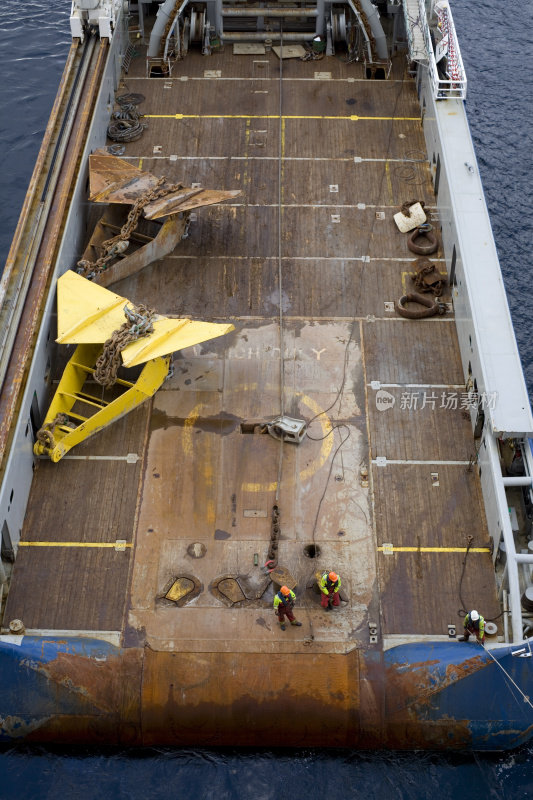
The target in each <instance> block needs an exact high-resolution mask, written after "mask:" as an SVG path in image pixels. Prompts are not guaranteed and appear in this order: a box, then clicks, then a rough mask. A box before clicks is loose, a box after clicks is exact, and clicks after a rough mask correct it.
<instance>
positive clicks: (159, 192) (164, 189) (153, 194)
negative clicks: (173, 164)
mask: <svg viewBox="0 0 533 800" xmlns="http://www.w3.org/2000/svg"><path fill="white" fill-rule="evenodd" d="M165 181H166V178H165V177H162V178H159V179H158V181H157V183H156V185H155V186H154V187H153V188H152V189H149V190H148V191H147V192H145V193H144V194H143V195H142V196H141V197H139V199H138V200H136V201H135V203H134V204H133V206H132V207H131V209H130V211H129V214H128V217H127V219H126V222H125V223H124V225H123V226H122V228H121V229H120V232H119V233H117V235H116V236H113V237H112V238H111V239H106V241H105V242H103V243H102V250H103V255H102V256H101V257H100V258H98V259H97V260H96V261H87V260H86V259H83V258H82V259H81V261H78V264H77V269H76V272H77V273H78V275H83V277H84V278H88V279H89V280H92V278H94V277H95V276H96V275H98V274H99V273H100V272H104V270H106V269H107V268H108V266H109V262H110V261H112V260H113V259H114V258H116V256H117V255H120V254H121V253H124V252H125V251H126V250H127V249H128V247H129V243H130V242H129V239H130V236H131V234H132V233H133V231H134V230H135V229H136V228H137V225H138V223H139V218H140V216H141V214H142V212H143V210H144V208H145V207H146V206H147V205H148V204H149V203H151V202H153V201H154V200H160V199H161V198H162V197H166V196H167V195H169V194H172V192H177V191H179V189H183V184H181V183H173V184H170V185H168V186H164V183H165Z"/></svg>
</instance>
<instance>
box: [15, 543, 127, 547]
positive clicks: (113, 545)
mask: <svg viewBox="0 0 533 800" xmlns="http://www.w3.org/2000/svg"><path fill="white" fill-rule="evenodd" d="M116 546H117V543H116V542H19V547H113V548H115V547H116ZM132 546H133V545H132V543H131V542H126V544H123V545H121V547H132Z"/></svg>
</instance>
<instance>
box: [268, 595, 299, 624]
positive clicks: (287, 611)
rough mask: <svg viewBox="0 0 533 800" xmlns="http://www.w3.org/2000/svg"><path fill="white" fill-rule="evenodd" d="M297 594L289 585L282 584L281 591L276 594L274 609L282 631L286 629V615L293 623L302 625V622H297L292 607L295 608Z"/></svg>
mask: <svg viewBox="0 0 533 800" xmlns="http://www.w3.org/2000/svg"><path fill="white" fill-rule="evenodd" d="M295 600H296V595H295V594H294V592H293V591H291V589H289V587H288V586H282V587H281V589H280V590H279V592H276V594H275V595H274V611H275V612H276V614H277V616H278V619H279V625H280V628H281V630H282V631H284V630H285V617H287V619H288V620H289V622H290V623H291V625H297V626H298V627H300V625H301V624H302V623H301V622H296V620H295V619H294V614H293V613H292V609H293V608H294V601H295Z"/></svg>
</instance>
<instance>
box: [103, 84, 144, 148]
mask: <svg viewBox="0 0 533 800" xmlns="http://www.w3.org/2000/svg"><path fill="white" fill-rule="evenodd" d="M143 100H144V95H142V94H136V93H135V92H131V93H130V94H122V95H120V96H119V97H117V98H116V101H117V103H118V104H119V106H120V111H114V112H113V114H112V115H111V116H112V119H113V120H114V122H110V123H109V125H108V127H107V135H108V136H109V138H110V139H113V141H114V142H135V141H137V139H140V138H141V136H142V134H143V131H144V125H143V123H142V122H141V116H142V115H141V114H139V112H138V110H137V106H138V104H139V103H142V101H143Z"/></svg>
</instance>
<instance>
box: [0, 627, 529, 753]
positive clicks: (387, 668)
mask: <svg viewBox="0 0 533 800" xmlns="http://www.w3.org/2000/svg"><path fill="white" fill-rule="evenodd" d="M520 649H522V648H521V647H519V646H516V645H514V646H513V647H509V646H505V647H501V648H498V649H496V650H493V651H491V652H492V654H493V656H494V658H492V657H491V656H490V655H489V654H488V653H487V652H486V651H485V650H483V649H482V648H481V647H480V646H479V645H478V644H476V643H475V642H474V643H468V644H466V643H465V644H459V643H456V642H450V643H447V642H444V643H441V642H438V643H427V642H424V643H416V644H408V645H400V646H398V647H394V648H391V649H390V650H387V651H386V652H385V653H381V652H380V651H379V650H369V651H359V652H356V653H355V655H354V654H353V653H352V654H348V655H346V656H340V655H339V656H335V657H334V659H335V660H334V661H333V662H331V657H330V656H328V659H329V661H328V663H333V672H334V674H340V672H341V670H344V669H345V668H346V667H347V668H348V669H347V673H346V674H347V679H348V682H349V683H350V695H349V696H347V695H346V696H344V698H343V699H342V702H343V703H344V705H343V707H342V708H343V709H344V710H339V708H340V707H339V706H338V702H339V698H338V696H337V695H338V694H340V693H341V692H339V691H337V692H336V693H333V692H332V693H331V699H330V700H327V699H326V700H324V698H323V697H322V698H321V699H320V700H319V701H318V702H317V698H316V697H313V691H312V690H310V688H309V686H310V684H309V681H308V679H307V673H306V672H305V670H306V669H307V668H309V670H310V671H309V673H308V674H309V676H310V677H311V681H312V680H315V681H319V680H320V679H321V678H322V677H323V676H324V667H323V663H325V662H320V658H318V660H317V657H316V656H305V657H302V659H303V658H306V659H307V664H306V662H305V661H304V660H300V661H299V662H298V661H296V660H295V670H296V672H297V673H298V670H299V674H300V676H301V680H300V681H299V683H300V684H302V683H303V684H305V685H303V686H302V685H300V688H299V692H298V691H295V690H293V688H291V687H290V686H289V685H288V684H287V681H286V680H285V682H283V680H282V681H280V682H279V684H276V679H275V675H276V674H278V672H279V670H277V669H275V668H274V669H272V667H271V664H272V662H273V661H275V659H274V660H273V659H270V660H269V658H268V657H267V656H262V657H261V658H262V659H263V662H264V663H263V662H261V663H260V665H259V666H260V668H259V669H257V664H256V675H257V681H256V685H254V689H253V694H251V693H250V691H249V689H248V688H247V687H246V685H245V681H244V682H243V681H241V680H239V677H238V663H239V662H238V659H239V656H238V655H235V656H234V658H235V659H236V661H235V664H236V665H237V673H236V676H235V678H234V679H232V678H231V676H229V675H227V674H226V675H224V674H223V670H224V666H223V664H222V663H221V662H220V661H219V665H220V668H219V670H218V674H213V675H211V676H207V677H206V679H205V680H204V679H202V681H199V683H198V687H196V690H195V691H196V694H195V695H194V698H193V697H192V692H191V691H185V690H183V688H182V690H181V692H180V693H179V697H178V699H177V700H176V691H175V689H174V687H175V686H177V685H178V683H179V681H180V675H181V668H180V661H179V658H180V656H179V654H168V653H167V654H165V657H166V660H167V661H168V660H169V659H170V663H171V664H172V667H171V668H170V671H169V670H167V671H166V672H165V670H162V669H159V670H154V668H153V666H152V667H151V666H150V662H149V661H148V660H147V659H149V658H151V659H154V658H156V657H157V654H155V655H154V654H153V651H150V655H148V654H147V652H146V651H145V650H144V649H141V648H130V649H123V648H118V647H114V646H113V645H111V644H108V643H107V642H104V641H101V640H92V639H83V638H75V637H72V638H61V639H60V638H53V637H51V638H47V639H44V638H39V637H31V636H24V637H21V638H19V639H16V638H15V637H0V675H1V680H0V740H2V741H9V742H13V741H21V740H25V741H40V742H83V743H94V744H102V743H106V744H122V745H124V744H126V745H129V744H131V745H143V744H148V745H153V744H157V743H159V744H171V745H177V746H184V745H205V744H211V745H235V746H239V745H242V744H252V745H255V744H262V745H265V746H271V745H272V746H273V745H278V746H279V723H280V718H283V719H284V720H286V722H284V742H285V744H286V745H287V746H302V745H304V746H306V745H307V746H320V745H321V746H335V747H337V746H344V747H353V748H364V749H370V748H375V747H385V748H391V749H418V748H426V749H475V750H508V749H512V748H515V747H518V746H519V745H521V744H523V743H524V742H526V741H528V740H529V739H530V738H531V736H532V734H533V708H532V706H531V703H530V702H529V694H530V690H531V688H532V687H533V658H532V657H531V651H530V650H529V649H528V647H527V646H525V647H524V650H525V652H523V653H522V654H521V655H513V652H516V651H519V650H520ZM174 656H175V658H174ZM187 658H188V659H189V660H190V659H191V658H193V659H194V656H191V654H188V656H187ZM200 660H202V659H200ZM496 662H497V663H496ZM241 666H243V665H241ZM243 668H244V667H243ZM313 671H314V672H313ZM167 673H168V674H167ZM167 680H168V681H170V683H168V686H167V685H166V683H165V681H167ZM328 680H329V679H328ZM225 681H229V684H228V685H229V686H231V687H232V693H233V694H232V697H231V698H230V702H229V703H228V691H225V690H224V689H223V688H222V687H223V686H224V682H225ZM217 692H218V695H217ZM532 694H533V693H532ZM161 698H163V699H161ZM209 698H211V699H210V700H209V702H208V699H209ZM525 698H527V699H525ZM336 704H337V706H336ZM295 707H299V708H300V709H301V713H300V714H299V715H298V714H296V715H294V713H290V714H287V709H292V710H294V708H295ZM330 714H331V715H332V716H331V720H333V719H335V729H333V728H332V727H330ZM317 720H318V721H319V723H321V722H323V723H326V724H317ZM276 737H278V738H277V741H276Z"/></svg>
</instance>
